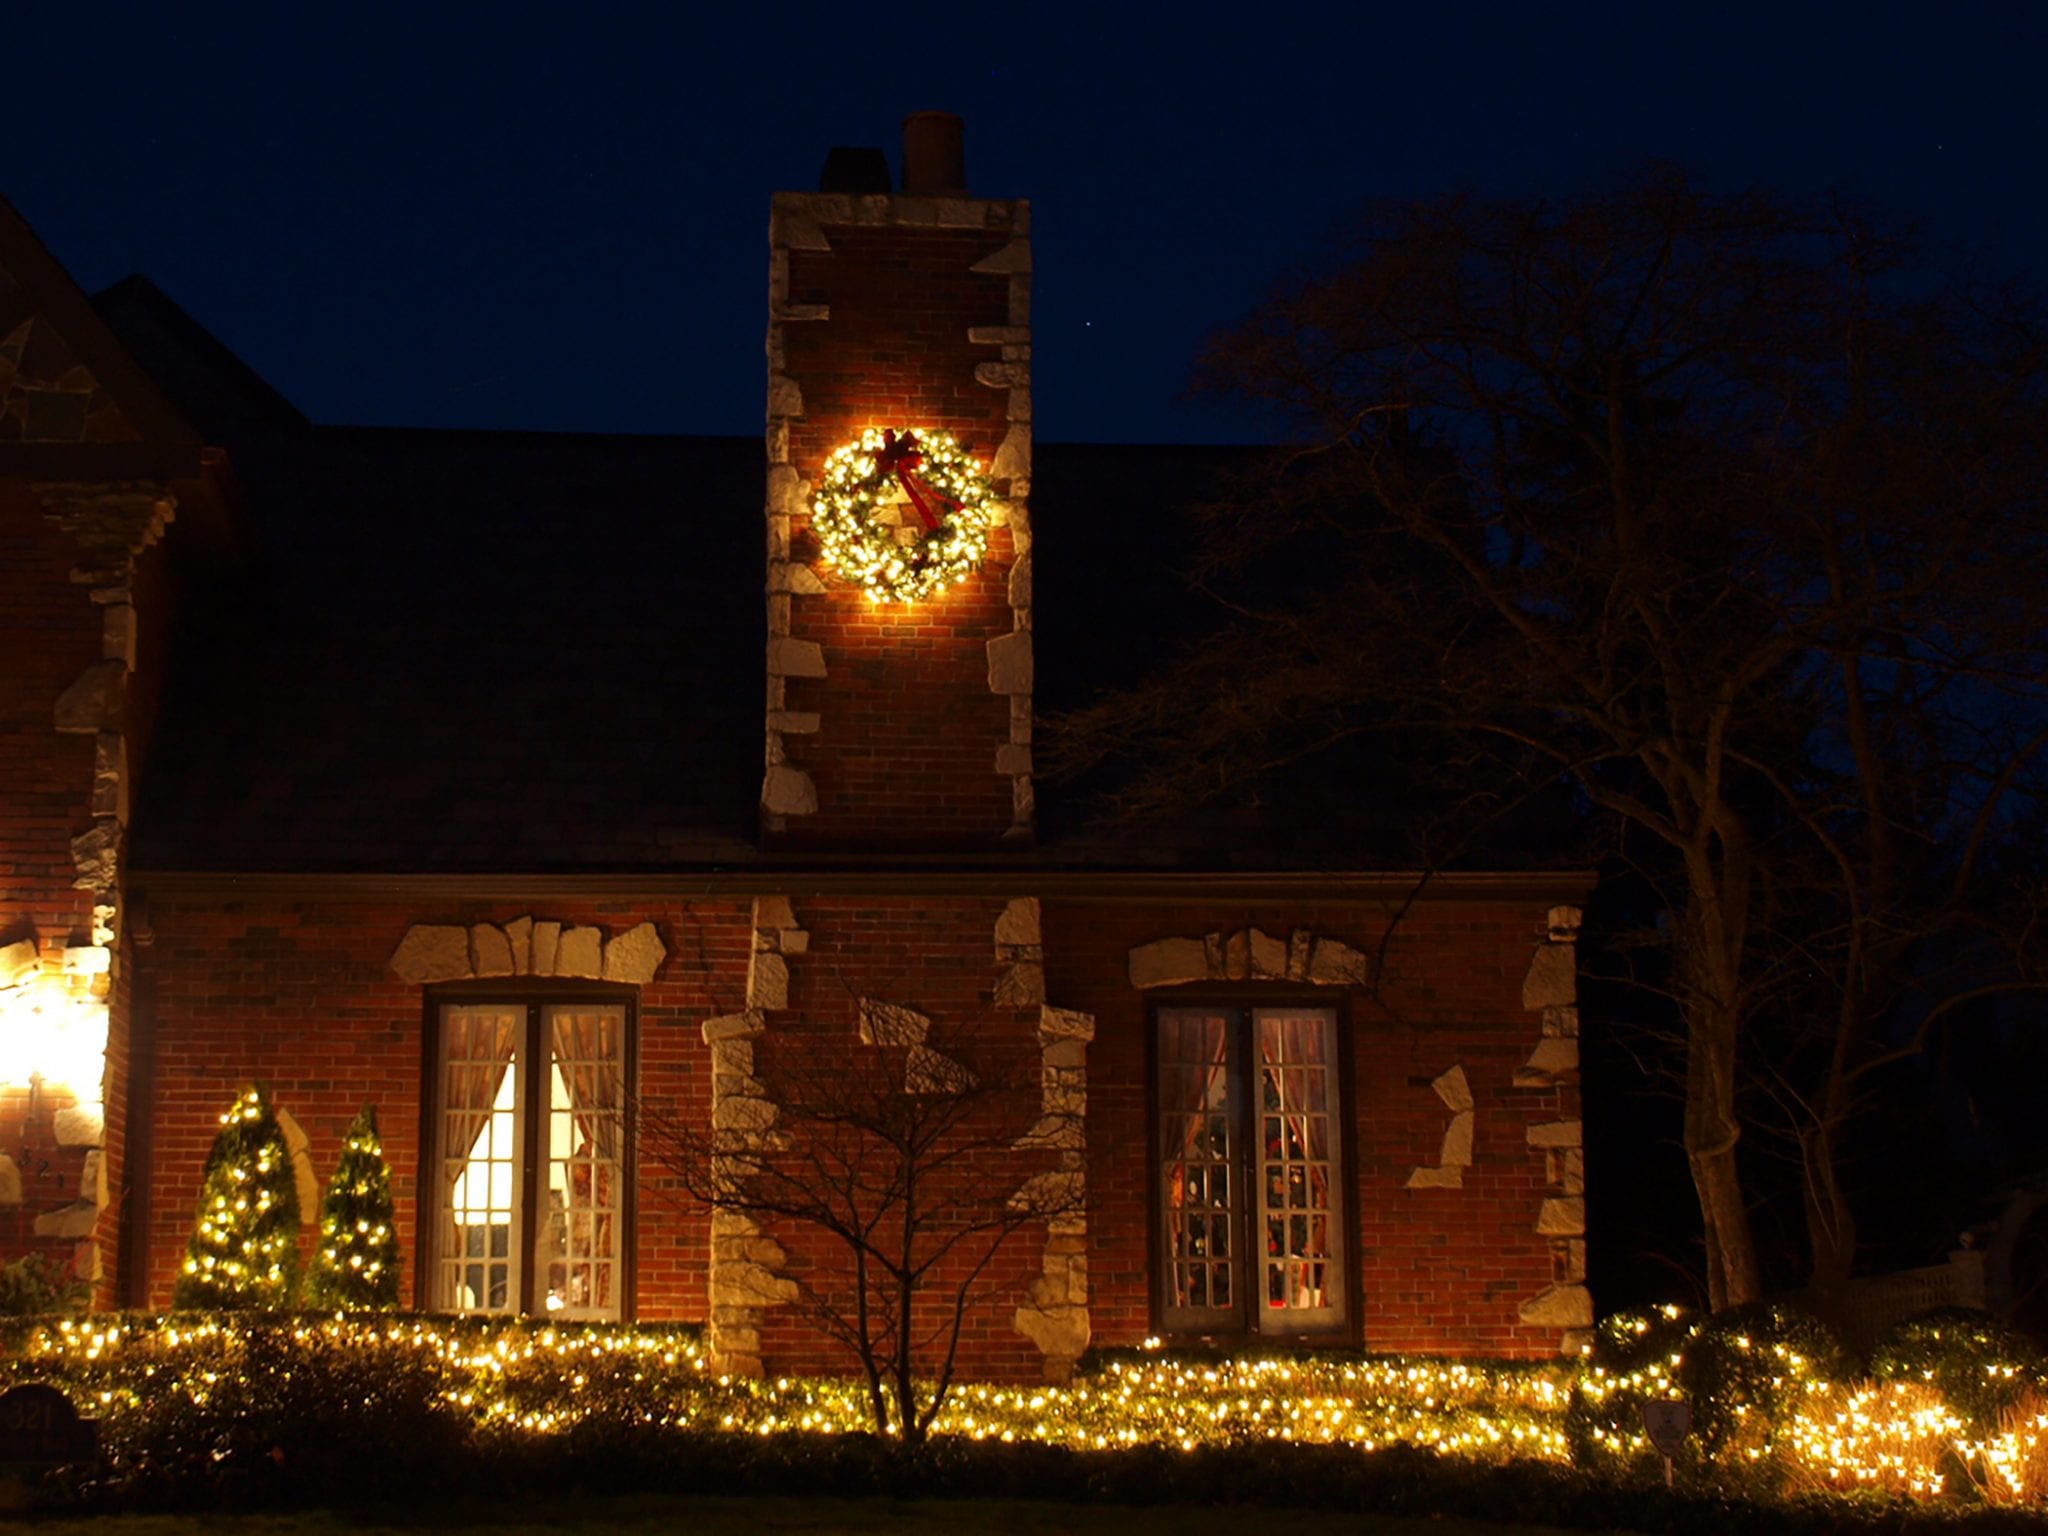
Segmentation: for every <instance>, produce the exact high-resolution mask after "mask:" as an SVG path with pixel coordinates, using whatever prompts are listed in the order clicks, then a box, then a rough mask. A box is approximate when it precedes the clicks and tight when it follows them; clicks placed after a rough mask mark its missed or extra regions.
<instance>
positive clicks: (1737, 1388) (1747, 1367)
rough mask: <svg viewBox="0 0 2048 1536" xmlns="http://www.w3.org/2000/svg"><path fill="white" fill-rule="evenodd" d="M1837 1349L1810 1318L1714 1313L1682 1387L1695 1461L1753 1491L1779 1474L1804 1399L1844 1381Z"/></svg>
mask: <svg viewBox="0 0 2048 1536" xmlns="http://www.w3.org/2000/svg"><path fill="white" fill-rule="evenodd" d="M1849 1374H1850V1373H1849V1371H1848V1359H1847V1356H1846V1354H1845V1352H1844V1351H1843V1348H1842V1345H1841V1342H1840V1341H1839V1340H1838V1339H1836V1337H1835V1336H1834V1334H1833V1333H1832V1332H1830V1331H1829V1329H1828V1326H1827V1324H1825V1323H1823V1322H1822V1321H1821V1320H1820V1319H1819V1318H1817V1317H1815V1316H1813V1314H1811V1313H1810V1312H1805V1311H1802V1310H1800V1309H1799V1308H1797V1307H1792V1306H1787V1305H1786V1304H1784V1303H1783V1302H1776V1301H1762V1302H1755V1303H1752V1304H1751V1305H1749V1306H1744V1307H1731V1308H1729V1310H1727V1311H1726V1312H1717V1313H1715V1314H1714V1315H1713V1316H1712V1317H1710V1318H1708V1319H1707V1320H1706V1321H1705V1322H1703V1323H1702V1324H1701V1325H1700V1328H1699V1331H1698V1332H1697V1333H1695V1334H1694V1335H1693V1337H1692V1341H1691V1342H1690V1343H1689V1344H1688V1345H1687V1346H1686V1348H1685V1358H1684V1360H1683V1361H1682V1362H1681V1364H1680V1367H1679V1384H1680V1385H1681V1386H1682V1387H1683V1388H1684V1391H1685V1396H1686V1397H1688V1398H1689V1399H1691V1401H1692V1404H1693V1433H1694V1435H1695V1437H1696V1441H1697V1444H1698V1447H1699V1454H1700V1456H1701V1457H1702V1458H1703V1459H1704V1460H1705V1461H1706V1462H1708V1463H1710V1464H1711V1465H1712V1466H1713V1467H1715V1468H1716V1469H1718V1470H1719V1471H1720V1472H1721V1473H1723V1474H1724V1475H1725V1476H1724V1480H1727V1479H1733V1480H1734V1482H1735V1483H1736V1484H1738V1485H1742V1486H1748V1487H1749V1488H1750V1489H1751V1491H1770V1489H1771V1487H1772V1486H1773V1481H1772V1480H1773V1479H1775V1478H1776V1477H1777V1476H1778V1475H1779V1473H1780V1472H1781V1470H1782V1468H1781V1465H1780V1463H1781V1459H1782V1457H1781V1453H1782V1451H1783V1449H1784V1447H1783V1445H1782V1444H1781V1436H1782V1435H1783V1434H1784V1433H1785V1432H1786V1431H1787V1429H1788V1428H1789V1427H1790V1426H1791V1424H1792V1423H1793V1420H1794V1418H1795V1417H1796V1415H1797V1414H1798V1412H1799V1411H1800V1409H1801V1408H1802V1407H1804V1406H1805V1405H1806V1402H1807V1399H1809V1398H1810V1397H1811V1396H1812V1395H1813V1394H1815V1393H1818V1392H1820V1391H1823V1390H1824V1389H1825V1388H1826V1387H1827V1386H1828V1385H1830V1384H1832V1383H1835V1382H1839V1381H1842V1380H1844V1379H1845V1378H1847V1377H1848V1376H1849Z"/></svg>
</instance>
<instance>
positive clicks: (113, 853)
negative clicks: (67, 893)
mask: <svg viewBox="0 0 2048 1536" xmlns="http://www.w3.org/2000/svg"><path fill="white" fill-rule="evenodd" d="M121 830H122V829H121V823H120V822H119V821H117V820H116V819H115V818H114V817H112V816H101V817H98V818H96V819H95V820H94V822H93V824H92V830H91V831H90V832H81V833H80V834H79V835H78V836H76V837H74V838H73V839H71V864H72V868H73V870H74V871H75V874H74V877H73V879H72V881H71V884H72V887H73V889H75V890H81V891H93V892H101V893H104V892H110V891H112V890H114V889H115V887H116V886H117V885H118V884H119V883H120V872H121Z"/></svg>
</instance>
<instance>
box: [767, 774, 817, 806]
mask: <svg viewBox="0 0 2048 1536" xmlns="http://www.w3.org/2000/svg"><path fill="white" fill-rule="evenodd" d="M761 809H763V810H764V811H767V812H768V813H769V814H770V815H774V816H814V815H816V814H817V810H818V786H817V785H816V784H814V783H813V782H812V781H811V776H810V775H809V774H808V773H805V772H804V771H803V770H802V769H801V768H792V767H790V766H789V765H788V764H787V763H777V764H774V765H773V766H771V767H770V768H769V769H768V771H767V773H766V774H764V775H763V776H762V779H761Z"/></svg>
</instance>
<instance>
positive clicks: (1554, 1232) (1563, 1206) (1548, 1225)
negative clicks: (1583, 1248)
mask: <svg viewBox="0 0 2048 1536" xmlns="http://www.w3.org/2000/svg"><path fill="white" fill-rule="evenodd" d="M1536 1230H1537V1232H1538V1233H1540V1234H1541V1235H1542V1236H1544V1237H1581V1236H1583V1235H1584V1234H1585V1231H1586V1202H1585V1200H1584V1199H1582V1198H1578V1197H1568V1198H1565V1199H1559V1200H1545V1201H1544V1202H1543V1208H1542V1209H1541V1210H1540V1211H1538V1212H1537V1214H1536Z"/></svg>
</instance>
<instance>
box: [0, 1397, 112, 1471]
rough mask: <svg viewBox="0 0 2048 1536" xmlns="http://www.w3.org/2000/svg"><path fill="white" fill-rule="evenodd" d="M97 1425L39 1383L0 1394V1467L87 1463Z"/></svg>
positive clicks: (94, 1452) (95, 1440)
mask: <svg viewBox="0 0 2048 1536" xmlns="http://www.w3.org/2000/svg"><path fill="white" fill-rule="evenodd" d="M98 1452H99V1426H98V1425H97V1424H95V1423H93V1422H92V1421H91V1420H90V1419H81V1418H80V1417H79V1416H78V1410H77V1409H75V1408H73V1407H72V1406H71V1399H70V1398H68V1397H66V1396H65V1395H64V1394H63V1393H62V1392H59V1391H58V1390H57V1389H56V1388H55V1387H46V1386H43V1385H41V1384H40V1383H31V1384H29V1385H27V1386H21V1387H10V1388H9V1389H8V1390H7V1391H6V1392H5V1393H0V1464H5V1463H22V1462H36V1463H44V1464H48V1463H55V1462H67V1461H90V1460H92V1459H93V1457H94V1456H95V1455H97V1454H98Z"/></svg>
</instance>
